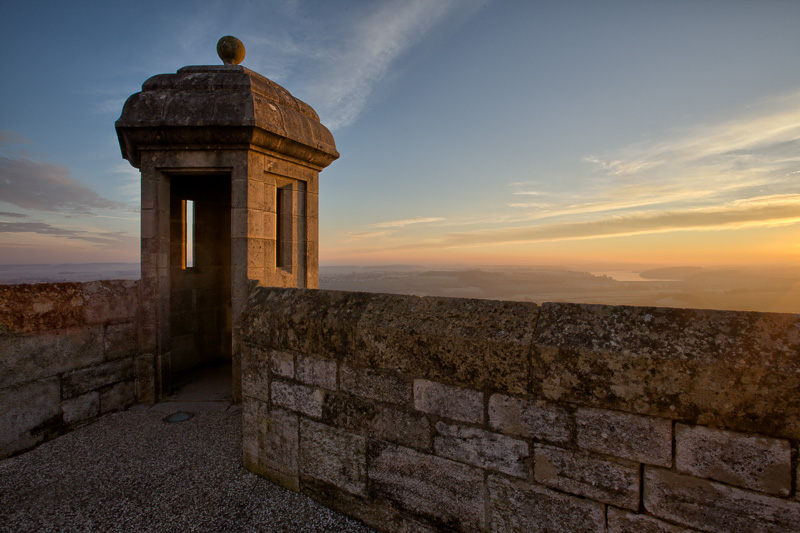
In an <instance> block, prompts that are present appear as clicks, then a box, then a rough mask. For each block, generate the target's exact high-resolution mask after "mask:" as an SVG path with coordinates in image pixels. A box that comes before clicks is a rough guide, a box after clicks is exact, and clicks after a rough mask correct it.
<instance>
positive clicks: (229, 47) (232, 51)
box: [217, 35, 244, 65]
mask: <svg viewBox="0 0 800 533" xmlns="http://www.w3.org/2000/svg"><path fill="white" fill-rule="evenodd" d="M217 55H218V56H219V58H220V59H221V60H222V62H223V63H225V64H226V65H238V64H239V63H241V62H242V60H244V45H243V44H242V41H240V40H239V39H237V38H236V37H233V36H232V35H226V36H225V37H223V38H222V39H220V40H219V41H218V42H217Z"/></svg>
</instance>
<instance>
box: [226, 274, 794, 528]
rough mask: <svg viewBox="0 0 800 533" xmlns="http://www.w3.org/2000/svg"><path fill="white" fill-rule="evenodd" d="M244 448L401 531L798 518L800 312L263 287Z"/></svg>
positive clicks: (788, 524)
mask: <svg viewBox="0 0 800 533" xmlns="http://www.w3.org/2000/svg"><path fill="white" fill-rule="evenodd" d="M241 334H242V337H241V338H242V339H243V343H244V347H243V364H242V371H243V374H242V381H243V403H244V406H243V413H244V421H243V427H244V463H245V465H246V466H247V467H248V468H249V469H250V470H252V471H254V472H257V473H259V474H261V475H263V476H265V477H267V478H269V479H271V480H272V481H274V482H276V483H279V484H281V485H283V486H285V487H288V488H290V489H292V490H295V491H300V492H303V493H305V494H308V495H311V496H312V497H314V498H316V499H317V500H319V501H320V502H322V503H324V504H325V505H328V506H330V507H333V508H336V509H338V510H341V511H343V512H345V513H347V514H350V515H353V516H356V517H358V518H360V519H361V520H363V521H364V522H365V523H367V524H370V525H372V526H373V527H375V528H377V529H380V530H383V531H398V532H399V531H451V530H455V531H493V532H496V531H551V532H554V531H564V532H574V531H597V532H605V531H608V532H636V533H648V532H678V531H694V530H700V531H714V532H729V531H748V532H759V531H771V532H790V531H792V532H794V531H797V530H798V527H800V498H799V497H798V491H797V486H798V484H800V482H799V480H798V471H797V450H798V443H799V442H800V392H798V391H800V315H788V314H765V313H749V312H728V311H701V310H684V309H664V308H636V307H607V306H596V305H575V304H544V305H542V306H541V307H539V306H536V305H534V304H527V303H518V302H499V301H487V300H469V299H446V298H416V297H410V296H398V295H382V294H366V293H346V292H333V291H302V290H296V289H268V288H256V289H255V290H254V291H253V292H252V293H251V296H250V299H249V301H248V303H247V306H246V308H245V312H244V315H243V320H242V331H241Z"/></svg>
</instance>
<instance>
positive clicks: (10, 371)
mask: <svg viewBox="0 0 800 533" xmlns="http://www.w3.org/2000/svg"><path fill="white" fill-rule="evenodd" d="M102 337H103V332H102V327H101V326H97V327H91V328H89V327H83V328H78V329H63V330H60V331H50V332H43V333H33V334H26V335H9V336H5V337H3V338H2V343H3V370H2V372H0V388H3V387H8V386H10V385H13V384H15V383H21V382H24V381H34V380H37V379H42V378H46V377H49V376H55V375H57V374H61V373H64V372H69V371H71V370H74V369H76V368H84V367H88V366H92V365H96V364H99V363H102V362H103V361H104V356H103V345H102ZM32 354H35V356H32Z"/></svg>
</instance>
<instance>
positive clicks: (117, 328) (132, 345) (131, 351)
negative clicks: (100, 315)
mask: <svg viewBox="0 0 800 533" xmlns="http://www.w3.org/2000/svg"><path fill="white" fill-rule="evenodd" d="M103 348H104V351H105V358H106V359H107V360H109V361H113V360H115V359H122V358H124V357H133V356H134V355H136V352H137V350H138V348H139V346H138V344H137V329H136V323H135V322H124V323H121V324H109V325H108V326H106V327H105V329H104V330H103Z"/></svg>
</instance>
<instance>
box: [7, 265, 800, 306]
mask: <svg viewBox="0 0 800 533" xmlns="http://www.w3.org/2000/svg"><path fill="white" fill-rule="evenodd" d="M139 277H140V270H139V263H81V264H58V265H0V283H3V284H11V283H53V282H66V281H81V282H85V281H94V280H102V279H139ZM320 288H322V289H331V290H341V291H361V292H383V293H394V294H414V295H418V296H446V297H452V298H483V299H493V300H516V301H529V302H535V303H540V304H541V303H544V302H574V303H592V304H605V305H639V306H657V307H686V308H695V309H732V310H739V311H766V312H780V313H800V268H798V267H764V268H753V267H748V268H743V267H736V268H734V267H730V268H714V269H710V268H699V267H680V268H659V269H651V270H640V271H633V270H631V271H627V270H619V269H617V270H607V271H599V270H595V271H594V272H593V273H589V272H581V271H578V270H570V269H568V268H562V267H502V266H498V267H483V268H481V269H466V268H450V269H442V268H435V267H423V266H418V265H390V266H382V267H359V266H344V267H321V269H320Z"/></svg>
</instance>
